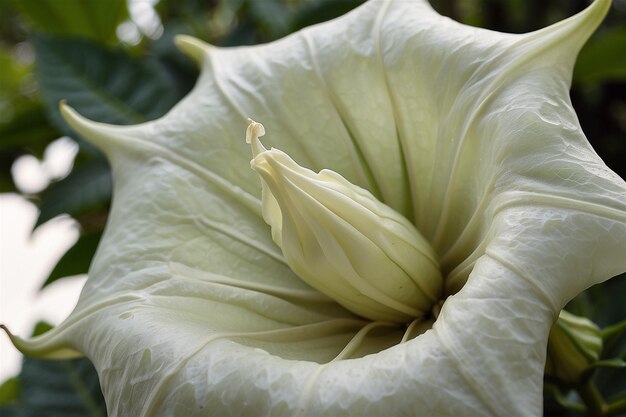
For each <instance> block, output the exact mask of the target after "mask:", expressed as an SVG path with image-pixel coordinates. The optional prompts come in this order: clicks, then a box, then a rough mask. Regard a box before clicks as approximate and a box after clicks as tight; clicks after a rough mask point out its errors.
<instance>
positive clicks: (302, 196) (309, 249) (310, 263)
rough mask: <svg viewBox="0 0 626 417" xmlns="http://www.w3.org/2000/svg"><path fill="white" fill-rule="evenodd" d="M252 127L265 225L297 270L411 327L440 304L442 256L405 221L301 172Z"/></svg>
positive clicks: (369, 313)
mask: <svg viewBox="0 0 626 417" xmlns="http://www.w3.org/2000/svg"><path fill="white" fill-rule="evenodd" d="M264 133H265V129H264V127H263V125H261V124H259V123H256V122H254V121H252V120H250V125H249V126H248V129H247V134H246V141H247V142H248V143H250V144H251V146H252V152H253V156H254V158H253V159H252V161H251V166H252V168H253V169H254V170H255V171H256V172H258V173H259V175H260V176H261V178H262V187H263V189H262V198H263V217H264V218H265V221H266V222H268V223H269V224H270V225H271V226H272V236H273V237H274V241H275V242H276V243H277V244H278V245H279V246H280V247H281V248H282V251H283V254H284V255H285V259H286V260H287V263H288V265H289V266H290V267H291V269H292V270H293V271H294V272H295V273H296V274H298V276H299V277H300V278H302V279H303V280H304V281H305V282H306V283H308V284H309V285H311V286H312V287H314V288H316V289H318V290H319V291H321V292H322V293H324V294H326V295H328V296H329V297H331V298H333V299H334V300H336V301H337V302H338V303H339V304H341V305H343V306H344V307H346V308H347V309H349V310H351V311H353V312H355V313H357V314H359V315H361V316H363V317H366V318H369V319H372V320H386V321H392V322H408V321H412V320H415V319H418V318H421V317H423V316H425V315H427V314H428V313H429V311H430V309H431V307H432V306H433V305H434V304H435V303H436V302H437V301H438V300H439V297H440V296H441V289H442V277H441V273H440V272H439V264H438V261H437V255H436V254H435V252H434V251H433V249H432V248H431V247H430V245H429V243H428V242H427V241H426V240H425V239H424V238H423V237H422V236H421V235H420V234H419V232H418V231H417V229H416V228H415V226H413V225H412V224H411V223H410V222H409V221H408V220H407V219H405V218H404V217H403V216H402V215H400V214H399V213H397V212H396V211H394V210H393V209H392V208H390V207H389V206H386V205H385V204H383V203H381V202H379V201H378V200H377V199H376V198H375V197H374V196H373V195H372V194H371V193H370V192H368V191H367V190H364V189H363V188H360V187H358V186H355V185H353V184H351V183H350V182H348V181H347V180H346V179H345V178H343V177H342V176H341V175H339V174H337V173H336V172H333V171H330V170H322V171H320V172H319V173H314V172H313V171H311V170H309V169H306V168H303V167H301V166H299V165H298V164H297V163H296V162H295V161H294V160H293V159H291V158H290V157H289V156H288V155H287V154H285V153H284V152H282V151H280V150H277V149H271V150H269V151H268V150H267V149H265V148H264V147H263V145H262V144H261V142H260V141H259V136H261V135H263V134H264Z"/></svg>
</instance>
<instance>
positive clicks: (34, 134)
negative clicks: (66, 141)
mask: <svg viewBox="0 0 626 417" xmlns="http://www.w3.org/2000/svg"><path fill="white" fill-rule="evenodd" d="M14 104H15V103H14ZM59 136H60V134H59V131H58V130H57V129H56V128H55V127H54V126H52V125H51V124H50V122H49V121H48V118H47V115H46V111H45V107H44V105H43V104H42V103H41V102H37V101H29V102H22V103H17V104H15V105H14V108H13V117H11V120H10V121H8V122H6V123H0V138H1V139H0V151H4V150H7V149H20V150H22V152H25V151H28V152H31V153H33V154H35V155H37V156H38V157H41V156H43V152H44V150H45V149H46V146H48V145H49V144H50V142H52V141H53V140H55V139H57V138H58V137H59Z"/></svg>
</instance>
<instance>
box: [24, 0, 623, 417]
mask: <svg viewBox="0 0 626 417" xmlns="http://www.w3.org/2000/svg"><path fill="white" fill-rule="evenodd" d="M609 5H610V0H596V1H595V2H594V3H593V4H592V5H591V6H590V7H589V8H587V9H586V10H585V11H583V12H582V13H580V14H578V15H576V16H574V17H572V18H570V19H567V20H564V21H562V22H560V23H557V24H555V25H553V26H550V27H548V28H546V29H543V30H540V31H537V32H532V33H529V34H523V35H511V34H503V33H497V32H492V31H487V30H483V29H478V28H472V27H468V26H464V25H461V24H458V23H456V22H453V21H451V20H449V19H447V18H444V17H441V16H439V15H438V14H437V13H435V12H434V11H433V10H432V9H431V8H430V7H429V6H428V5H427V4H426V3H425V2H424V1H421V0H416V1H410V2H409V1H371V2H369V3H366V4H365V5H363V6H361V7H359V8H358V9H356V10H355V11H353V12H351V13H349V14H347V15H345V16H344V17H342V18H340V19H337V20H334V21H332V22H328V23H325V24H322V25H318V26H315V27H312V28H309V29H306V30H303V31H301V32H299V33H297V34H294V35H292V36H289V37H287V38H285V39H283V40H280V41H278V42H274V43H271V44H268V45H262V46H255V47H241V48H232V49H220V48H215V47H211V46H208V45H204V44H202V43H200V42H199V41H196V40H193V39H190V38H185V37H182V38H180V39H179V46H180V47H181V49H183V50H184V51H186V52H187V53H189V54H190V55H191V56H193V57H194V58H195V59H196V60H197V61H198V62H199V63H200V64H201V65H202V74H201V76H200V79H199V81H198V84H197V86H196V88H195V89H194V91H193V92H192V93H191V94H190V95H189V96H188V97H187V98H186V99H184V100H183V101H182V102H181V103H179V104H178V105H177V106H176V107H175V108H174V109H172V111H171V112H170V113H169V114H167V115H166V116H164V117H163V118H161V119H159V120H156V121H154V122H150V123H145V124H142V125H138V126H130V127H116V126H108V125H102V124H98V123H94V122H90V121H87V120H85V119H83V118H81V117H80V116H79V115H78V114H76V113H75V112H74V111H73V110H71V109H69V108H67V107H65V108H64V109H63V112H64V114H65V116H66V118H67V120H68V122H69V123H70V124H71V125H72V126H73V127H74V128H75V129H76V130H77V131H78V132H80V133H81V134H83V135H84V136H85V137H88V138H89V139H90V140H91V141H93V142H94V143H95V144H97V145H98V146H100V147H101V149H103V150H104V151H105V152H106V153H107V155H108V157H109V159H110V161H111V165H112V169H113V175H114V182H115V189H114V202H113V207H112V211H111V215H110V219H109V223H108V226H107V230H106V233H105V236H104V238H103V241H102V242H101V245H100V248H99V249H98V252H97V255H96V258H95V260H94V262H93V264H92V266H91V269H90V277H89V280H88V281H87V284H86V286H85V289H84V290H83V293H82V294H81V297H80V300H79V303H78V305H77V307H76V309H75V310H74V312H73V313H72V314H71V316H70V317H69V318H68V319H67V320H66V321H65V322H64V323H63V324H61V325H60V326H58V327H57V328H56V329H54V330H53V331H51V332H49V333H47V334H45V335H43V336H41V337H38V338H35V339H31V340H29V341H24V340H22V339H19V338H14V343H15V344H16V345H17V346H18V347H19V348H20V349H21V350H22V351H24V352H26V353H30V354H34V355H39V356H50V357H51V356H63V354H71V352H72V351H75V352H84V353H85V354H86V355H87V356H88V357H89V358H90V359H91V360H92V361H93V362H94V364H95V366H96V369H97V370H98V373H99V375H100V380H101V384H102V387H103V390H104V394H105V397H106V400H107V407H108V410H109V415H110V416H111V417H115V416H128V417H143V416H184V417H192V416H229V415H232V416H244V415H245V416H248V415H285V416H294V415H316V416H317V415H332V416H335V415H358V416H368V415H369V416H380V415H390V416H396V415H419V416H455V417H460V416H472V417H474V416H539V415H541V403H542V402H541V395H542V376H543V370H544V363H545V354H546V344H547V340H548V333H549V330H550V326H551V324H552V322H553V321H554V320H555V319H556V317H557V315H558V313H559V311H560V309H561V308H562V307H563V305H564V304H565V303H566V302H567V301H568V300H569V299H571V298H572V297H573V296H575V295H576V294H577V293H579V292H580V291H582V290H584V289H585V288H587V287H589V286H591V285H593V284H596V283H599V282H602V281H603V280H606V279H608V278H610V277H611V276H614V275H617V274H619V273H622V272H624V271H626V257H625V256H624V253H625V252H626V184H625V183H624V181H623V180H621V179H620V178H619V177H618V176H617V175H616V174H615V173H613V172H612V171H610V170H609V169H608V168H607V167H606V166H605V164H604V163H603V162H602V161H601V160H600V159H599V158H598V156H597V155H596V154H595V153H594V151H593V150H592V149H591V147H590V145H589V143H588V142H587V140H586V139H585V137H584V135H583V133H582V131H581V129H580V126H579V124H578V121H577V119H576V115H575V113H574V111H573V109H572V106H571V104H570V100H569V95H568V89H569V83H570V78H571V72H572V67H573V65H574V61H575V57H576V54H577V53H578V50H579V49H580V47H581V45H582V44H583V43H584V41H585V40H586V39H587V37H588V36H589V35H590V34H591V32H592V31H593V30H594V29H595V28H596V26H597V25H598V24H599V23H600V21H601V20H602V18H603V16H604V15H605V13H606V11H607V9H608V8H609ZM248 116H252V117H254V118H255V119H257V120H259V121H262V122H263V124H264V125H265V127H266V128H267V131H268V141H267V144H268V145H271V146H275V147H276V148H279V149H281V150H282V151H284V152H286V153H287V154H288V155H290V157H291V158H293V160H295V161H297V162H298V164H299V165H301V166H303V167H306V168H308V169H311V170H313V171H315V172H318V171H320V170H322V169H330V170H332V171H335V172H337V173H339V174H341V176H343V177H344V178H345V179H346V180H347V181H349V182H351V183H353V184H356V185H358V186H359V187H362V188H364V189H366V190H369V192H371V193H372V195H373V196H375V197H376V198H377V199H379V200H380V201H382V202H383V203H384V204H386V205H387V206H389V207H391V208H393V209H394V210H395V211H397V212H398V213H400V214H402V215H403V216H405V217H406V218H407V219H409V220H410V221H411V222H412V223H413V224H414V225H415V226H416V228H417V229H418V230H419V232H420V233H421V234H422V235H423V236H424V237H425V239H426V240H427V241H428V242H429V243H430V245H431V246H432V247H433V248H434V250H435V252H436V254H437V255H438V258H439V262H440V267H441V272H442V275H443V279H444V290H443V291H444V295H450V297H449V298H447V300H446V301H445V303H444V304H443V307H442V309H441V312H440V313H439V316H438V319H437V320H436V322H435V323H434V325H433V326H432V329H430V330H428V331H426V332H425V333H423V334H421V335H419V336H417V337H414V338H413V339H411V340H408V341H406V340H405V341H404V342H403V336H404V334H405V330H406V329H405V328H404V327H402V326H398V327H389V326H386V327H377V328H375V329H374V328H373V327H374V326H372V323H375V322H370V321H369V320H366V319H363V318H360V317H358V316H355V315H354V314H353V313H351V312H350V311H348V310H346V309H344V308H343V307H341V306H340V305H339V304H337V303H336V302H334V301H332V299H329V297H327V296H326V295H324V294H322V293H320V292H319V291H317V290H315V289H313V288H311V287H309V286H308V285H306V284H305V283H304V282H303V281H302V280H301V279H300V278H298V277H297V276H296V275H295V274H294V273H293V272H292V271H291V270H290V268H289V267H288V266H287V264H286V262H285V259H284V257H283V255H282V253H281V251H280V249H279V248H278V247H277V246H276V245H275V244H274V242H273V241H272V238H271V233H270V230H269V227H268V226H267V225H266V224H265V222H264V221H263V218H262V207H261V201H260V189H261V187H260V186H259V180H258V177H257V175H256V174H255V172H254V171H252V170H250V169H249V159H250V156H249V155H250V153H249V149H248V147H247V145H246V144H245V143H244V141H243V140H241V136H242V133H243V132H244V130H245V128H246V118H247V117H248ZM270 133H271V134H270ZM283 244H284V242H283ZM428 325H430V323H428ZM414 330H415V332H414V334H417V333H420V332H423V331H424V330H425V329H423V328H421V329H414ZM414 334H413V336H414Z"/></svg>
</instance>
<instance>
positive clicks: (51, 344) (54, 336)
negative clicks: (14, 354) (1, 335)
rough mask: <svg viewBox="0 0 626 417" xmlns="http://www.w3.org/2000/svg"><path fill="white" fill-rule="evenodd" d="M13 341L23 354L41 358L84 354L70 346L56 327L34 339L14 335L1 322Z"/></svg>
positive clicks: (1, 325) (75, 356) (1, 326)
mask: <svg viewBox="0 0 626 417" xmlns="http://www.w3.org/2000/svg"><path fill="white" fill-rule="evenodd" d="M0 329H2V330H3V331H4V332H5V333H6V335H7V336H8V337H9V339H10V340H11V343H12V344H13V346H15V348H16V349H17V350H19V351H20V352H21V353H22V354H24V355H26V356H30V357H34V358H40V359H72V358H79V357H82V356H84V355H83V354H82V353H80V352H78V351H77V350H74V349H72V348H70V347H69V346H68V345H67V344H66V343H64V341H63V340H61V338H60V332H59V331H56V329H59V328H58V327H55V328H54V329H52V330H50V331H48V332H46V333H44V334H42V335H40V336H37V337H33V338H32V339H28V340H26V339H22V338H21V337H19V336H16V335H14V334H13V333H11V331H10V330H9V329H8V328H7V326H5V325H4V324H0Z"/></svg>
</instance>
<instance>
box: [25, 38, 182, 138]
mask: <svg viewBox="0 0 626 417" xmlns="http://www.w3.org/2000/svg"><path fill="white" fill-rule="evenodd" d="M33 45H34V46H35V51H36V54H37V64H36V74H37V77H38V79H39V82H40V87H41V93H42V96H43V98H44V101H45V102H46V104H47V106H48V110H49V112H50V115H51V116H52V119H53V122H55V124H56V125H57V126H58V127H60V128H61V129H64V131H66V132H69V129H68V128H67V125H66V124H65V123H64V122H63V121H62V120H61V117H60V114H59V111H58V105H59V102H60V101H61V100H66V101H67V102H68V104H70V105H71V106H73V107H74V108H76V109H77V110H78V111H80V112H81V113H82V114H84V115H86V116H89V117H90V118H92V119H94V120H98V121H100V122H106V123H118V124H131V123H141V122H144V121H147V120H151V119H154V118H157V117H159V116H161V115H163V114H164V113H165V112H166V111H167V110H169V109H170V108H171V107H172V106H173V105H174V103H176V101H177V100H178V99H179V94H177V91H176V90H175V89H172V88H171V80H170V79H169V77H168V76H167V75H166V73H165V72H164V71H163V70H162V69H161V68H160V66H159V65H158V64H156V63H155V62H154V61H147V60H145V61H139V60H137V59H134V58H132V57H130V56H129V55H128V54H126V53H125V52H123V51H121V50H108V49H105V48H103V47H102V46H100V45H97V44H94V43H92V42H88V41H81V40H69V39H58V38H51V37H47V36H37V37H34V38H33Z"/></svg>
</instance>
